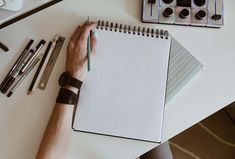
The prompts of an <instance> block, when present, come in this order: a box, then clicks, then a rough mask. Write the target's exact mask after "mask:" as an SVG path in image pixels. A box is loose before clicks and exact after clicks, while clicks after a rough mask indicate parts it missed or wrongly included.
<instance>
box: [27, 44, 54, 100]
mask: <svg viewBox="0 0 235 159" xmlns="http://www.w3.org/2000/svg"><path fill="white" fill-rule="evenodd" d="M51 46H52V42H49V44H48V46H47V49H46V51H45V53H44V55H43V58H42V60H41V62H40V64H39V66H38V69H37V71H36V73H35V75H34V77H33V80H32V83H31V84H30V87H29V90H28V95H29V94H31V93H32V92H33V91H34V89H35V85H36V83H37V79H38V77H39V75H40V72H41V70H42V67H43V65H44V63H45V61H46V59H47V56H48V54H49V52H50V49H51Z"/></svg>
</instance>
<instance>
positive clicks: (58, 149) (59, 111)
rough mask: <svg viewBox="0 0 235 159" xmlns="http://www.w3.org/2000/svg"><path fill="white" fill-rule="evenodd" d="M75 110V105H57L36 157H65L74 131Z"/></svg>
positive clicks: (48, 158)
mask: <svg viewBox="0 0 235 159" xmlns="http://www.w3.org/2000/svg"><path fill="white" fill-rule="evenodd" d="M73 110H74V106H73V105H64V104H56V105H55V107H54V110H53V112H52V115H51V118H50V120H49V122H48V125H47V128H46V131H45V133H44V136H43V139H42V141H41V144H40V147H39V150H38V153H37V157H36V159H64V157H65V155H66V150H67V148H68V145H69V141H70V135H71V131H72V128H71V125H72V118H73Z"/></svg>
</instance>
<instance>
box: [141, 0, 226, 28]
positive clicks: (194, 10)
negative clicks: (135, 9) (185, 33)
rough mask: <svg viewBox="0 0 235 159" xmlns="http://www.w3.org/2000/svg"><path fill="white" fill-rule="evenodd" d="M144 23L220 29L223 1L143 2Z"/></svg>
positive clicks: (165, 0) (153, 0) (159, 0)
mask: <svg viewBox="0 0 235 159" xmlns="http://www.w3.org/2000/svg"><path fill="white" fill-rule="evenodd" d="M142 21H143V22H146V23H160V24H176V25H187V26H202V27H214V28H220V27H221V26H223V25H224V1H223V0H143V9H142Z"/></svg>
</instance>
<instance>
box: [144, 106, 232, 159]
mask: <svg viewBox="0 0 235 159" xmlns="http://www.w3.org/2000/svg"><path fill="white" fill-rule="evenodd" d="M169 145H170V146H169V147H170V148H167V147H166V146H160V147H157V148H155V149H153V150H152V151H150V152H148V153H146V154H144V155H142V156H141V157H140V159H170V154H161V153H172V156H173V158H174V159H234V158H235V102H234V103H232V104H230V105H229V106H227V107H226V108H224V109H222V110H220V111H218V112H217V113H215V114H213V115H212V116H210V117H208V118H207V119H205V120H203V121H201V122H200V123H198V124H196V125H194V126H193V127H191V128H189V129H188V130H186V131H184V132H183V133H181V134H179V135H177V136H176V137H174V138H172V139H171V140H170V141H169ZM167 149H168V150H167ZM159 156H165V157H159Z"/></svg>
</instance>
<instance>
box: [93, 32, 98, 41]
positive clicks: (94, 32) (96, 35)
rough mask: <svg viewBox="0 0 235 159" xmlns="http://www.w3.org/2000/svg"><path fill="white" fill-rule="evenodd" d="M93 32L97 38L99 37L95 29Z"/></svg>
mask: <svg viewBox="0 0 235 159" xmlns="http://www.w3.org/2000/svg"><path fill="white" fill-rule="evenodd" d="M92 34H93V35H94V36H95V38H96V40H97V39H98V33H97V32H95V31H92Z"/></svg>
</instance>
